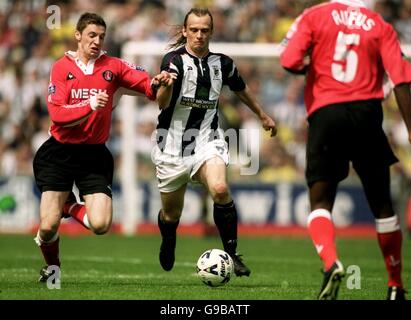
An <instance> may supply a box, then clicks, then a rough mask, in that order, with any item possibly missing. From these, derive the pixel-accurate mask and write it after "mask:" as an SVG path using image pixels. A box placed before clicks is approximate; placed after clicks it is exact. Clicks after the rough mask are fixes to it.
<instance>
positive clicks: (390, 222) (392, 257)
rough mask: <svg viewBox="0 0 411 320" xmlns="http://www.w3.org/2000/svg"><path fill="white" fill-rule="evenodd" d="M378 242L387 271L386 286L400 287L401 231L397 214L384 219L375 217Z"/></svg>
mask: <svg viewBox="0 0 411 320" xmlns="http://www.w3.org/2000/svg"><path fill="white" fill-rule="evenodd" d="M375 227H376V230H377V237H378V243H379V245H380V249H381V252H382V255H383V256H384V262H385V267H386V269H387V272H388V286H389V287H392V286H396V287H401V288H402V280H401V267H402V265H401V264H402V263H401V246H402V233H401V230H400V224H399V219H398V216H397V215H395V216H392V217H389V218H384V219H375Z"/></svg>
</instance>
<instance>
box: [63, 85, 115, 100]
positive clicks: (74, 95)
mask: <svg viewBox="0 0 411 320" xmlns="http://www.w3.org/2000/svg"><path fill="white" fill-rule="evenodd" d="M102 92H104V93H107V90H106V89H96V88H91V89H89V88H79V89H71V94H70V97H71V99H80V100H82V99H89V98H90V97H92V96H95V95H96V94H98V93H102Z"/></svg>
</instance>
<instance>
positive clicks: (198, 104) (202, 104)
mask: <svg viewBox="0 0 411 320" xmlns="http://www.w3.org/2000/svg"><path fill="white" fill-rule="evenodd" d="M216 104H217V100H205V99H198V98H189V97H181V101H180V105H182V106H184V107H190V108H200V109H215V108H216Z"/></svg>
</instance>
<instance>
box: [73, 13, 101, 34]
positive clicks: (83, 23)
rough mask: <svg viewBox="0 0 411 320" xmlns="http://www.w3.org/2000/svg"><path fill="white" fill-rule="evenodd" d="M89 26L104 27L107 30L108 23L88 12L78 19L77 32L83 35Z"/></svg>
mask: <svg viewBox="0 0 411 320" xmlns="http://www.w3.org/2000/svg"><path fill="white" fill-rule="evenodd" d="M89 24H95V25H98V26H103V27H104V28H105V29H107V27H106V23H105V21H104V19H103V18H102V17H100V16H99V15H98V14H95V13H90V12H86V13H83V14H82V15H81V17H80V19H78V21H77V25H76V30H77V31H79V32H80V33H82V32H83V30H84V29H85V28H86V27H87V26H88V25H89Z"/></svg>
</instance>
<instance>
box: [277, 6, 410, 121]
mask: <svg viewBox="0 0 411 320" xmlns="http://www.w3.org/2000/svg"><path fill="white" fill-rule="evenodd" d="M282 50H283V51H282V53H281V56H280V60H281V65H282V66H283V67H284V68H286V69H289V70H292V71H300V70H302V69H303V68H304V58H306V57H307V56H309V59H310V63H309V65H308V69H307V79H306V80H307V82H306V87H305V93H304V95H305V104H306V108H307V113H308V115H310V114H312V113H313V112H314V111H315V110H317V109H318V108H321V107H324V106H326V105H329V104H333V103H340V102H349V101H358V100H368V99H375V98H377V99H382V98H383V97H384V92H383V81H384V74H385V73H387V75H388V76H389V78H390V80H391V81H392V82H393V84H394V85H398V84H401V83H409V82H411V65H410V64H409V63H408V61H406V59H405V58H404V56H403V55H402V53H401V48H400V44H399V41H398V38H397V34H396V32H395V31H394V29H393V27H392V26H391V25H390V24H388V23H386V22H385V21H384V20H383V18H382V17H381V16H380V15H379V14H377V13H375V12H373V11H371V10H369V9H367V8H366V7H365V5H364V3H363V2H362V1H359V0H334V1H330V2H328V3H325V4H320V5H317V6H314V7H311V8H309V9H307V10H305V11H304V12H303V13H302V14H301V15H300V16H299V17H298V18H297V19H296V21H295V22H294V24H293V25H292V27H291V28H290V30H289V32H288V34H287V36H286V38H285V39H284V41H283V49H282Z"/></svg>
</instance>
